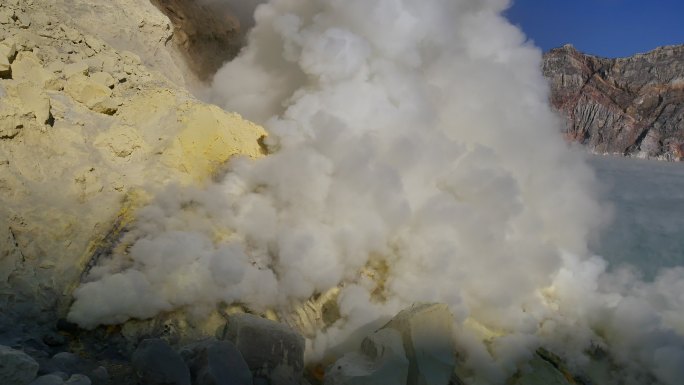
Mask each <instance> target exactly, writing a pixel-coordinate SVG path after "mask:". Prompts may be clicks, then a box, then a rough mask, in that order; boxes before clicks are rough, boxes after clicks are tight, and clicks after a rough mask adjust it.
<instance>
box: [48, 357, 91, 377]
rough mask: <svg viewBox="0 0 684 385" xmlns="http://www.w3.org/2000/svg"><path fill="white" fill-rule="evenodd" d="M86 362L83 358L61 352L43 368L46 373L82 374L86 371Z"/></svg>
mask: <svg viewBox="0 0 684 385" xmlns="http://www.w3.org/2000/svg"><path fill="white" fill-rule="evenodd" d="M85 365H86V364H85V362H84V361H83V360H82V359H81V357H79V356H77V355H76V354H74V353H70V352H60V353H57V354H55V355H54V356H52V358H51V359H50V360H49V361H48V362H47V363H46V365H45V367H43V368H41V371H42V372H44V373H53V372H64V373H66V374H68V375H72V374H75V373H78V372H81V371H83V370H84V369H85Z"/></svg>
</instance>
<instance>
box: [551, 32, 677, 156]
mask: <svg viewBox="0 0 684 385" xmlns="http://www.w3.org/2000/svg"><path fill="white" fill-rule="evenodd" d="M543 71H544V75H545V76H546V77H547V78H548V79H549V81H550V84H551V103H552V105H553V106H554V107H555V108H556V109H557V110H558V111H559V112H560V114H561V115H562V116H563V117H564V118H565V119H566V127H565V131H564V132H565V135H566V137H567V139H569V140H571V141H576V142H579V143H581V144H583V145H585V146H587V147H588V148H589V149H590V150H591V151H593V152H596V153H600V154H620V155H629V156H639V157H648V158H659V159H666V160H681V159H682V158H683V157H684V46H668V47H660V48H657V49H655V50H653V51H651V52H648V53H645V54H638V55H635V56H632V57H628V58H620V59H605V58H600V57H596V56H592V55H587V54H584V53H581V52H579V51H577V50H576V49H575V48H574V47H572V46H571V45H566V46H563V47H561V48H557V49H553V50H551V51H550V52H548V53H547V54H546V55H545V56H544V64H543Z"/></svg>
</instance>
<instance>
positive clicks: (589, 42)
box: [505, 0, 684, 57]
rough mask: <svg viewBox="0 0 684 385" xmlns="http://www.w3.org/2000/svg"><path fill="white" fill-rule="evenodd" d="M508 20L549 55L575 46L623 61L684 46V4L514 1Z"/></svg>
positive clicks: (671, 0) (662, 0) (659, 0)
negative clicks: (658, 49)
mask: <svg viewBox="0 0 684 385" xmlns="http://www.w3.org/2000/svg"><path fill="white" fill-rule="evenodd" d="M505 15H506V16H507V17H508V19H509V20H510V21H511V22H512V23H513V24H516V25H518V26H520V27H521V28H522V30H523V31H524V32H525V34H526V35H527V36H528V38H529V39H530V40H532V41H534V43H535V44H536V45H537V46H539V47H541V48H542V49H543V50H544V52H546V51H548V50H549V49H551V48H555V47H559V46H561V45H563V44H566V43H570V44H572V45H574V46H575V47H576V48H577V49H579V50H580V51H583V52H587V53H590V54H594V55H599V56H604V57H623V56H630V55H633V54H635V53H639V52H646V51H650V50H652V49H653V48H656V47H659V46H662V45H671V44H684V0H513V5H512V7H511V8H510V9H509V10H507V11H506V13H505Z"/></svg>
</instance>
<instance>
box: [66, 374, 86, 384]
mask: <svg viewBox="0 0 684 385" xmlns="http://www.w3.org/2000/svg"><path fill="white" fill-rule="evenodd" d="M91 384H92V382H91V381H90V378H88V376H86V375H84V374H74V375H73V376H71V377H69V379H68V380H66V381H65V382H64V385H91Z"/></svg>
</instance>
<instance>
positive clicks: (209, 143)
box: [163, 103, 266, 181]
mask: <svg viewBox="0 0 684 385" xmlns="http://www.w3.org/2000/svg"><path fill="white" fill-rule="evenodd" d="M178 114H179V123H180V124H181V126H182V127H183V128H182V130H181V132H180V133H179V134H178V135H177V136H176V138H175V139H174V140H173V143H172V144H171V146H169V149H168V150H167V151H165V152H164V158H163V161H164V163H165V164H167V165H169V166H171V167H174V168H177V169H179V170H181V171H183V172H185V173H187V174H189V175H190V176H191V177H192V179H194V180H195V181H202V180H204V179H206V177H207V176H209V175H212V174H213V173H214V172H215V171H216V169H217V168H218V167H219V166H221V165H223V164H224V163H225V162H226V161H228V159H229V158H230V157H231V156H233V155H238V154H239V155H246V156H249V157H252V158H256V157H259V156H262V155H263V152H262V149H261V147H260V146H259V143H258V140H259V138H261V137H262V136H265V135H266V131H264V129H263V128H261V127H259V126H257V125H256V124H254V123H251V122H249V121H247V120H244V119H242V117H241V116H240V115H238V114H234V113H227V112H225V111H223V110H221V109H220V108H218V107H216V106H211V105H205V104H197V103H186V104H185V105H183V106H182V107H181V108H180V110H179V112H178Z"/></svg>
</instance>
